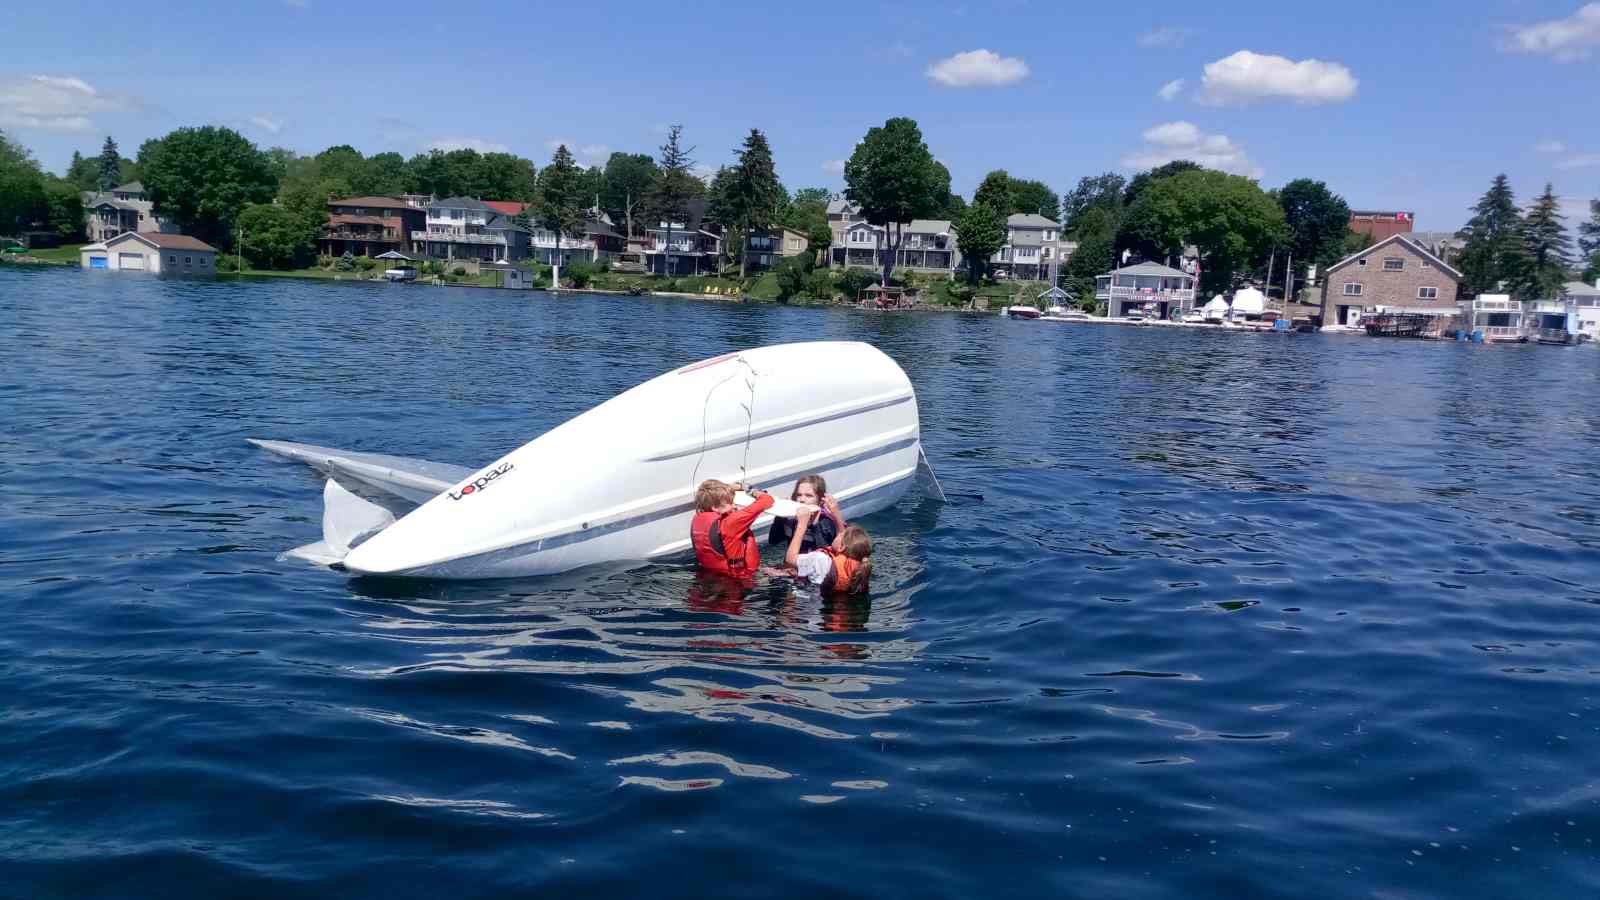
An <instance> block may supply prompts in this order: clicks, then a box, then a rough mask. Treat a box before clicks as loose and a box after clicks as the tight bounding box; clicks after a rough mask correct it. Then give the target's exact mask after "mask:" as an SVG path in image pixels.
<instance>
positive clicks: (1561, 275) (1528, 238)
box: [1516, 182, 1572, 300]
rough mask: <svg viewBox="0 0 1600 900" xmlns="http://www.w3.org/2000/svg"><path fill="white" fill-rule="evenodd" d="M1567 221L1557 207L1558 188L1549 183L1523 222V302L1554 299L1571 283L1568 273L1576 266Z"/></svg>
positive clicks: (1519, 288) (1519, 289)
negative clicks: (1573, 264)
mask: <svg viewBox="0 0 1600 900" xmlns="http://www.w3.org/2000/svg"><path fill="white" fill-rule="evenodd" d="M1563 218H1564V217H1563V216H1562V215H1561V213H1560V212H1558V207H1557V205H1556V194H1555V189H1554V188H1553V187H1552V186H1551V185H1550V184H1549V183H1548V182H1546V183H1545V186H1544V193H1543V194H1540V195H1539V199H1537V200H1535V201H1533V206H1531V207H1529V208H1528V214H1527V216H1526V217H1524V218H1523V221H1522V240H1523V244H1524V245H1525V248H1526V251H1525V256H1526V261H1525V264H1524V265H1523V267H1522V272H1521V273H1520V275H1521V277H1520V278H1518V279H1517V280H1516V285H1517V295H1518V297H1519V298H1520V299H1523V300H1542V299H1547V298H1550V297H1554V296H1555V295H1556V294H1557V293H1558V292H1559V291H1560V290H1561V285H1562V284H1563V283H1564V282H1565V281H1566V280H1567V271H1568V270H1569V269H1570V268H1571V267H1572V240H1571V239H1570V238H1569V237H1567V228H1566V226H1565V225H1563V224H1562V219H1563Z"/></svg>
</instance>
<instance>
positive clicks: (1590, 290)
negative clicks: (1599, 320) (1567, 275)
mask: <svg viewBox="0 0 1600 900" xmlns="http://www.w3.org/2000/svg"><path fill="white" fill-rule="evenodd" d="M1561 293H1563V294H1566V295H1567V296H1568V297H1600V287H1596V286H1595V285H1592V284H1589V283H1588V282H1584V281H1569V282H1567V283H1566V284H1564V285H1562V286H1561Z"/></svg>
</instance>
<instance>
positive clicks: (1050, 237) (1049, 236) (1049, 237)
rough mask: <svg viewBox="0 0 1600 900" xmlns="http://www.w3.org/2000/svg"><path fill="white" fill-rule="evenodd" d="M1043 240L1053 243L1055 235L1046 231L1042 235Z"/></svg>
mask: <svg viewBox="0 0 1600 900" xmlns="http://www.w3.org/2000/svg"><path fill="white" fill-rule="evenodd" d="M1044 239H1045V240H1046V241H1053V240H1055V239H1056V233H1055V232H1054V231H1049V230H1046V231H1045V233H1044Z"/></svg>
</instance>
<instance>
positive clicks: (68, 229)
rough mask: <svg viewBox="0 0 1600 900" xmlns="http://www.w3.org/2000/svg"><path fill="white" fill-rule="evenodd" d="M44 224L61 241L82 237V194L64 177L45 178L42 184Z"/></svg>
mask: <svg viewBox="0 0 1600 900" xmlns="http://www.w3.org/2000/svg"><path fill="white" fill-rule="evenodd" d="M44 194H45V204H46V212H45V225H46V226H47V227H49V229H50V230H51V231H53V232H55V233H56V236H57V237H60V238H61V239H62V240H63V241H67V242H69V243H70V242H74V241H77V240H80V239H81V238H82V237H83V194H82V193H81V192H80V191H79V190H78V186H77V185H76V184H74V183H73V182H71V181H69V180H67V179H65V178H47V179H45V185H44Z"/></svg>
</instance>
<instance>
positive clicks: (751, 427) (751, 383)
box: [689, 353, 761, 490]
mask: <svg viewBox="0 0 1600 900" xmlns="http://www.w3.org/2000/svg"><path fill="white" fill-rule="evenodd" d="M735 361H737V362H739V363H742V364H743V365H744V367H745V369H746V370H747V371H748V373H749V374H748V375H746V376H745V382H744V384H745V387H746V388H747V389H748V390H749V391H750V402H749V403H748V404H745V403H741V404H739V405H740V407H742V408H743V409H744V413H745V431H744V459H743V461H742V462H741V463H740V465H739V479H740V483H744V480H745V479H746V478H747V477H749V476H748V473H749V470H750V469H749V467H750V444H751V437H752V435H753V434H754V432H755V405H756V382H755V379H757V378H760V377H761V373H760V372H757V371H756V368H755V366H752V365H750V361H749V360H747V359H745V358H744V354H742V353H741V354H740V355H739V356H737V357H736V358H735ZM741 374H744V373H742V372H740V371H739V370H737V369H735V370H734V371H733V372H730V373H729V374H728V377H726V378H724V379H722V380H721V381H718V382H717V383H716V384H713V385H712V386H711V389H710V390H708V391H706V400H705V405H704V406H702V407H701V409H700V455H699V456H697V457H695V461H694V472H693V473H692V474H691V475H690V477H689V483H690V489H691V490H693V489H694V488H695V487H698V486H699V485H700V464H701V463H702V462H704V461H705V458H706V444H708V443H710V424H709V421H710V418H711V398H712V397H713V396H714V395H715V394H716V393H717V389H718V388H720V387H722V386H723V385H725V384H727V383H728V382H730V381H732V380H733V379H735V378H738V377H739V376H740V375H741ZM746 487H748V485H746Z"/></svg>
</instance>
